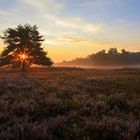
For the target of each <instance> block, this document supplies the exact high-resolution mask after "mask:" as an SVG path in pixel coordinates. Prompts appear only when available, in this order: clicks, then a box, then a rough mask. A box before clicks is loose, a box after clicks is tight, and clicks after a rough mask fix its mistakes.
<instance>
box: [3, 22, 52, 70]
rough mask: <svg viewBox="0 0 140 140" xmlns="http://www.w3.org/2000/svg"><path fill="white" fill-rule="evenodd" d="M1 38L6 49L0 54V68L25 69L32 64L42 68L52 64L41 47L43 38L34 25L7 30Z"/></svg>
mask: <svg viewBox="0 0 140 140" xmlns="http://www.w3.org/2000/svg"><path fill="white" fill-rule="evenodd" d="M1 38H2V39H3V41H4V44H5V45H6V47H5V48H4V50H3V52H2V53H1V58H0V66H5V65H12V66H17V67H20V68H21V67H22V68H23V67H24V68H25V66H31V65H32V64H37V65H43V66H51V65H52V64H53V62H52V60H51V59H50V58H49V57H47V52H45V51H44V50H43V48H42V47H41V45H42V42H43V41H44V37H43V36H42V35H40V33H39V31H38V27H37V26H36V25H33V26H31V25H29V24H25V25H18V26H17V27H16V28H8V29H7V30H5V31H4V33H3V36H2V37H1ZM22 64H24V65H22Z"/></svg>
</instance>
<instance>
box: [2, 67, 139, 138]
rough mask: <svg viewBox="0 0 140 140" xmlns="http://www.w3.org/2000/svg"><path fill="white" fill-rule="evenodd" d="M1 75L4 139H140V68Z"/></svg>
mask: <svg viewBox="0 0 140 140" xmlns="http://www.w3.org/2000/svg"><path fill="white" fill-rule="evenodd" d="M0 77H1V78H0V140H71V139H72V140H140V69H118V70H117V69H116V70H99V69H98V70H96V69H90V70H85V69H79V68H53V69H47V70H45V69H33V70H32V71H31V72H28V77H26V78H23V77H21V76H20V73H17V74H15V72H9V71H5V72H3V71H0Z"/></svg>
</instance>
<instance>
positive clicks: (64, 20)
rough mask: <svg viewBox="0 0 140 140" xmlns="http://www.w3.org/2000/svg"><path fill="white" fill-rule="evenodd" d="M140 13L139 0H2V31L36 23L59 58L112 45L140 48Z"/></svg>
mask: <svg viewBox="0 0 140 140" xmlns="http://www.w3.org/2000/svg"><path fill="white" fill-rule="evenodd" d="M139 13H140V1H139V0H13V1H11V0H0V35H2V33H3V31H4V30H5V29H7V28H8V27H16V26H17V25H18V24H25V23H29V24H31V25H34V24H36V25H37V26H38V27H39V31H40V33H41V34H42V35H43V36H44V37H45V39H46V40H45V41H44V43H43V44H42V47H43V48H44V49H45V50H46V51H47V52H48V55H49V57H51V58H52V60H53V61H55V62H60V61H62V60H71V59H74V58H76V57H86V56H87V55H89V54H91V53H95V52H97V51H99V50H102V49H105V50H108V49H109V48H111V47H116V48H117V49H118V50H119V51H120V50H121V49H123V48H124V49H126V50H129V51H140V28H139V25H140V15H139ZM3 47H4V45H3V44H2V41H0V50H2V49H3Z"/></svg>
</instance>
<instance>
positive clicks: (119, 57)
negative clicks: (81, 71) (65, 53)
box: [62, 48, 140, 66]
mask: <svg viewBox="0 0 140 140" xmlns="http://www.w3.org/2000/svg"><path fill="white" fill-rule="evenodd" d="M62 64H64V65H83V66H86V65H88V66H94V65H96V66H122V65H123V66H124V65H139V64H140V52H129V51H126V50H125V49H122V51H121V52H118V50H117V49H116V48H110V49H109V50H108V51H106V50H101V51H99V52H97V53H95V54H91V55H88V56H87V57H86V58H76V59H74V60H71V61H63V62H62Z"/></svg>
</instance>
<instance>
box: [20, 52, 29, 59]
mask: <svg viewBox="0 0 140 140" xmlns="http://www.w3.org/2000/svg"><path fill="white" fill-rule="evenodd" d="M19 58H20V60H22V61H24V60H26V59H27V58H28V54H27V53H25V52H24V53H20V54H19Z"/></svg>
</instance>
